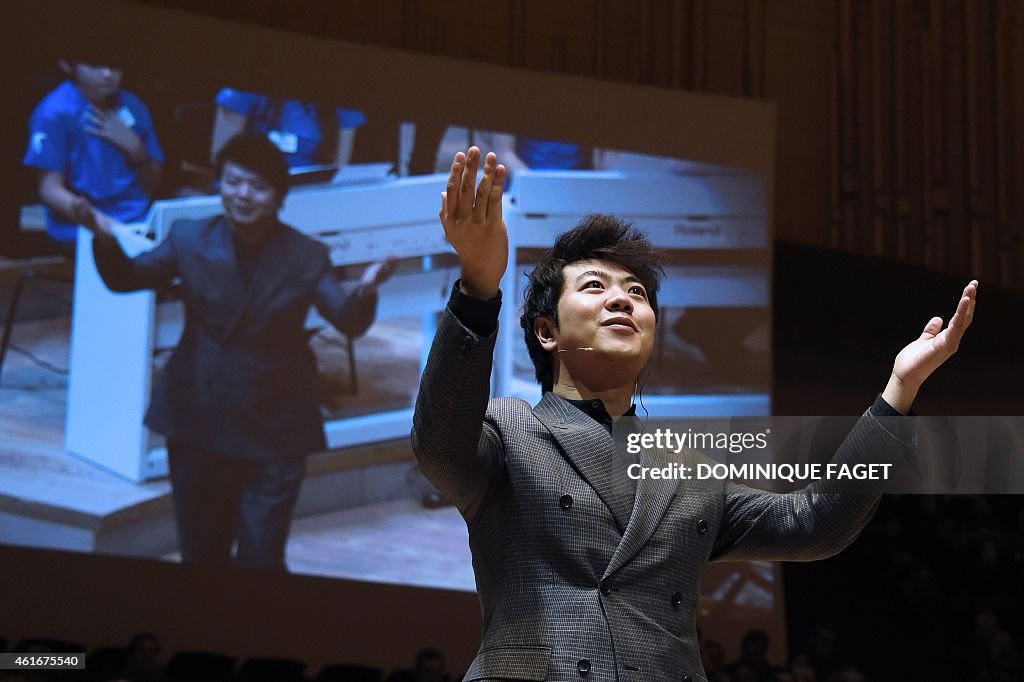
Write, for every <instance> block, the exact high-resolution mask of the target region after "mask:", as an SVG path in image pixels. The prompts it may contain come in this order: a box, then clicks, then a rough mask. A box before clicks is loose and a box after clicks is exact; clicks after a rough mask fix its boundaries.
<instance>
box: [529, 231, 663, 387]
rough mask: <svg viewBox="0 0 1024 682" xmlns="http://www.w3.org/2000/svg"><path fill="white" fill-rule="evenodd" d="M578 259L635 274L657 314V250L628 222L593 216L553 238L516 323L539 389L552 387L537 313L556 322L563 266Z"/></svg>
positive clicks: (660, 272)
mask: <svg viewBox="0 0 1024 682" xmlns="http://www.w3.org/2000/svg"><path fill="white" fill-rule="evenodd" d="M581 260H606V261H611V262H613V263H617V264H618V265H621V266H622V267H624V268H625V269H627V270H629V271H630V272H632V273H633V274H634V275H636V276H637V277H638V278H639V279H640V282H641V283H642V284H643V285H644V288H645V289H647V300H648V302H649V303H650V304H651V308H653V309H654V318H655V319H657V318H658V287H659V286H661V279H662V277H664V275H665V271H664V269H663V268H662V266H661V259H660V257H659V255H658V251H657V249H655V248H654V246H652V245H651V242H650V241H648V239H647V236H646V235H645V234H644V233H643V232H641V231H640V230H639V229H637V228H636V227H635V226H634V225H633V224H631V223H628V222H626V221H624V220H620V219H619V218H616V217H615V216H610V215H602V214H594V215H589V216H587V217H585V218H584V219H583V220H581V221H580V222H579V224H577V225H576V227H574V228H572V229H571V230H569V231H568V232H565V233H563V234H561V235H559V236H558V239H557V240H555V245H554V246H553V247H552V248H551V250H550V251H548V252H547V253H545V254H544V256H543V257H542V258H541V259H540V262H539V263H538V264H537V267H535V268H534V269H533V271H532V272H531V273H530V275H529V277H530V281H529V283H528V284H527V286H526V292H525V294H524V302H523V314H522V316H521V317H520V318H519V324H520V326H522V328H523V332H524V334H525V336H526V348H527V350H529V351H530V359H531V360H532V361H533V367H534V371H535V373H536V376H537V382H538V383H539V384H540V385H541V388H542V389H543V390H544V391H550V390H552V388H553V386H554V369H553V367H554V362H553V359H552V353H550V352H549V351H546V350H544V349H543V348H542V347H541V345H540V341H538V340H537V335H536V334H535V333H534V331H533V327H534V323H535V322H536V321H537V318H538V317H550V318H551V320H552V322H554V324H555V326H556V327H557V326H558V299H559V298H561V296H562V288H563V286H564V285H565V278H564V276H563V274H562V268H564V267H565V266H566V265H569V264H571V263H575V262H577V261H581Z"/></svg>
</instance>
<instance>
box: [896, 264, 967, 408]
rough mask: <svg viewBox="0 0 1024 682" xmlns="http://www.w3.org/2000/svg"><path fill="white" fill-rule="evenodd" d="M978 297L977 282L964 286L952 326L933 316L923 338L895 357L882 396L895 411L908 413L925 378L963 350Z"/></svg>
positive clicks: (913, 342)
mask: <svg viewBox="0 0 1024 682" xmlns="http://www.w3.org/2000/svg"><path fill="white" fill-rule="evenodd" d="M977 294H978V280H976V279H975V280H971V282H970V283H969V284H968V285H967V286H966V287H964V292H963V295H962V296H961V297H960V302H959V303H958V304H957V306H956V312H955V313H953V317H951V318H950V320H949V326H948V327H946V328H945V329H943V328H942V318H941V317H933V318H932V319H931V320H929V321H928V324H926V325H925V326H924V331H923V332H921V336H919V337H918V338H917V339H916V340H915V341H912V342H910V343H909V344H908V345H907V346H906V347H905V348H904V349H903V350H901V351H900V352H899V355H897V356H896V362H895V363H894V364H893V368H892V376H891V377H890V378H889V384H888V385H887V386H886V388H885V391H884V392H883V393H882V397H883V398H884V399H885V400H886V402H888V403H889V404H890V405H891V406H892V407H893V408H895V409H896V410H899V411H900V412H902V413H904V414H906V413H907V412H908V411H909V410H910V405H911V403H913V402H914V397H915V396H916V395H917V391H918V390H919V389H920V388H921V384H923V383H924V381H925V379H927V378H928V377H929V376H931V373H932V372H934V371H935V370H936V369H938V367H939V366H940V365H941V364H942V363H944V362H945V361H946V360H948V359H949V358H950V356H952V355H953V353H955V352H956V351H957V349H958V348H959V347H960V340H961V339H963V336H964V332H965V331H967V327H969V326H970V324H971V320H972V319H973V318H974V304H975V299H976V298H977Z"/></svg>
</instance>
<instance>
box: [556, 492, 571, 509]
mask: <svg viewBox="0 0 1024 682" xmlns="http://www.w3.org/2000/svg"><path fill="white" fill-rule="evenodd" d="M558 506H559V507H561V508H562V509H568V508H569V507H571V506H572V495H562V496H561V497H560V498H558Z"/></svg>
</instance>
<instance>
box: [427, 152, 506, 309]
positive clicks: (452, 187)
mask: <svg viewBox="0 0 1024 682" xmlns="http://www.w3.org/2000/svg"><path fill="white" fill-rule="evenodd" d="M479 165H480V149H479V148H477V147H470V148H469V151H468V152H467V153H465V154H463V153H462V152H459V153H457V154H456V155H455V160H454V161H452V171H451V174H450V175H449V176H448V186H447V189H446V191H444V192H442V193H441V211H440V213H439V214H438V215H439V217H440V218H441V225H442V227H444V235H445V238H447V239H448V243H449V244H451V245H452V246H453V247H454V248H455V251H456V253H458V254H459V262H460V264H461V265H462V281H461V286H462V291H463V293H466V294H468V295H470V296H474V297H476V298H483V299H488V298H493V297H494V296H496V295H497V294H498V285H499V284H500V283H501V278H502V276H503V275H504V274H505V268H506V266H507V265H508V232H507V231H506V229H505V221H504V220H503V219H502V217H501V194H502V191H503V189H504V185H505V167H504V166H502V165H499V164H498V159H497V157H496V156H495V155H494V154H493V153H490V154H488V155H487V158H486V159H485V161H484V175H483V178H481V179H480V184H479V185H478V186H477V188H476V193H475V194H474V192H473V182H474V181H475V180H476V172H477V168H478V167H479Z"/></svg>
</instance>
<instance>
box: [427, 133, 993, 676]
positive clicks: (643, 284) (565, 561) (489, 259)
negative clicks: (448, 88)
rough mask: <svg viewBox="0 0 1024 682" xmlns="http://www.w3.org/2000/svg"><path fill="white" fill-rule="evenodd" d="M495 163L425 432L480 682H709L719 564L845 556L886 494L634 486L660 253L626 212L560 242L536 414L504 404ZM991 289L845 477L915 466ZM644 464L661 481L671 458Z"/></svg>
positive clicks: (535, 285)
mask: <svg viewBox="0 0 1024 682" xmlns="http://www.w3.org/2000/svg"><path fill="white" fill-rule="evenodd" d="M480 161H481V159H480V151H479V150H478V149H477V148H476V147H471V148H470V149H469V151H468V153H462V152H459V153H458V154H456V156H455V160H454V162H453V164H452V169H451V175H450V177H449V180H448V186H447V191H446V192H445V193H444V194H443V199H442V205H441V213H440V218H441V223H442V225H443V227H444V230H445V235H446V236H447V238H448V241H449V242H450V243H451V244H452V246H454V247H455V250H456V251H457V252H458V254H459V259H460V262H461V267H462V277H461V279H460V280H459V282H458V283H457V284H456V286H455V287H454V288H453V291H452V296H451V299H450V301H449V304H448V307H447V309H446V310H445V311H444V313H443V315H442V319H441V321H440V324H439V325H438V329H437V334H436V336H435V338H434V342H433V346H432V347H431V351H430V357H429V360H428V362H427V367H426V369H425V371H424V373H423V377H422V379H421V383H420V391H419V396H418V399H417V404H416V410H415V414H414V417H413V431H412V438H413V448H414V450H415V452H416V455H417V457H418V459H419V462H420V466H421V468H422V470H423V471H424V473H425V474H426V475H427V476H428V477H429V478H430V480H431V481H432V482H433V483H434V484H435V485H436V486H437V487H438V489H439V490H440V491H441V492H442V493H443V494H445V495H446V496H447V497H448V498H449V499H451V500H452V501H454V502H455V504H456V506H457V507H458V509H459V511H460V512H461V514H462V515H463V517H464V518H465V520H466V524H467V525H468V527H469V542H470V547H471V549H472V551H473V567H474V571H475V573H476V583H477V589H478V591H479V593H480V600H481V603H482V607H483V632H482V643H481V647H480V650H479V652H478V653H477V656H476V658H475V659H474V661H473V663H472V665H471V666H470V669H469V671H468V672H467V674H466V676H465V678H464V679H465V680H466V681H467V682H472V681H478V680H506V679H515V680H559V681H563V682H564V681H567V680H580V679H583V680H599V681H601V682H611V681H613V680H635V681H636V682H641V681H642V682H659V681H663V680H665V681H667V680H673V681H674V682H679V681H680V680H683V681H684V682H687V681H691V682H695V681H696V680H704V679H706V678H705V675H704V672H703V670H702V668H701V663H700V653H699V648H698V642H697V636H696V612H697V608H696V607H697V601H698V596H699V595H698V589H699V584H700V580H701V575H702V573H703V571H704V568H705V566H706V564H707V563H708V562H709V561H736V560H748V559H760V560H805V561H806V560H811V559H819V558H824V557H827V556H831V555H833V554H835V553H837V552H839V551H840V550H841V549H842V548H843V547H845V546H846V545H847V544H849V543H850V542H852V541H853V539H854V538H855V537H856V536H857V534H858V533H859V532H860V530H861V528H862V527H863V526H864V524H866V523H867V521H868V520H869V519H870V518H871V515H872V514H873V513H874V510H875V508H876V506H877V504H878V500H879V496H880V494H881V486H882V484H879V487H878V489H877V490H871V491H867V494H857V495H852V494H846V495H844V494H833V493H835V492H836V491H835V485H834V482H829V481H818V482H815V483H814V484H813V486H814V488H813V490H810V491H806V492H798V493H791V494H777V493H769V492H765V491H760V490H755V489H752V488H748V487H745V486H742V485H737V484H734V483H732V482H731V481H701V482H700V483H699V484H696V483H692V482H687V481H680V480H652V479H650V478H644V479H641V480H639V481H633V480H631V479H630V478H629V477H628V476H627V474H626V468H627V466H628V465H629V464H630V462H629V460H628V453H627V452H626V448H621V447H620V448H617V447H615V440H613V437H612V431H613V428H614V430H615V432H616V435H618V434H619V433H620V432H622V431H623V430H624V431H625V432H626V433H634V432H637V431H640V430H642V429H643V424H642V423H641V422H640V421H639V420H638V419H637V418H636V417H635V416H634V411H635V410H634V406H633V395H634V391H635V389H636V386H637V382H638V378H639V377H640V376H641V375H642V372H643V370H644V367H645V366H646V364H647V362H648V359H649V358H650V355H651V349H652V347H653V344H654V336H655V329H656V326H657V322H658V289H659V284H660V276H661V272H662V271H661V267H660V265H659V263H658V253H657V251H656V250H655V249H654V248H653V247H652V246H651V244H650V242H648V240H647V239H646V237H645V236H644V235H643V234H642V233H641V232H640V231H639V230H637V229H636V228H634V227H632V226H630V225H627V224H625V223H623V222H622V221H619V220H617V219H616V218H614V217H612V216H590V217H588V218H586V219H584V221H583V222H582V223H580V224H579V225H578V226H577V227H576V228H574V229H573V230H571V231H569V232H567V233H566V234H563V235H561V236H560V237H559V238H558V239H557V241H556V243H555V246H554V248H553V249H552V250H551V251H550V252H548V253H547V254H546V255H545V256H544V257H543V258H542V259H541V260H540V263H539V264H538V265H537V267H536V269H535V270H534V271H533V273H532V274H531V276H530V282H529V286H528V289H527V292H526V300H525V303H524V312H523V315H522V318H521V324H522V326H523V329H524V333H525V337H526V342H527V346H528V347H529V350H530V355H531V358H532V360H533V363H534V366H535V369H536V375H537V379H538V381H539V382H540V383H541V385H542V386H543V389H544V395H543V398H542V399H541V401H540V403H538V404H537V405H536V406H534V407H532V408H531V407H530V405H528V404H527V403H526V402H524V401H522V400H518V399H511V398H498V399H496V400H490V401H489V400H488V394H489V388H490V384H489V379H490V370H491V359H492V354H493V349H494V343H495V338H496V331H497V320H498V310H499V308H500V306H501V305H502V303H501V295H500V292H499V290H498V285H499V282H500V281H501V278H502V275H503V274H504V272H505V267H506V263H507V259H508V239H507V233H506V230H505V224H504V221H503V220H502V208H501V194H502V186H503V184H504V176H505V169H504V168H503V167H502V166H500V165H498V163H497V159H496V158H495V156H494V154H488V155H487V157H486V159H485V160H484V164H483V166H484V168H483V171H484V172H483V177H482V179H481V180H480V182H479V185H478V186H477V188H476V191H475V192H474V182H475V178H476V175H477V171H478V167H479V165H480ZM976 291H977V282H973V281H972V282H971V283H970V284H968V285H967V287H966V288H965V289H964V292H963V296H962V297H961V299H960V301H959V304H958V305H957V309H956V313H955V314H954V315H953V317H952V319H951V320H950V323H949V326H948V327H947V328H946V329H943V322H942V320H941V319H940V318H937V317H936V318H932V320H931V321H929V322H928V324H927V325H926V326H925V328H924V331H923V333H922V334H921V336H920V338H918V339H917V340H915V341H913V342H912V343H910V344H909V345H908V346H907V347H906V348H904V349H903V350H902V351H901V352H900V353H899V355H898V356H897V358H896V362H895V364H894V367H893V371H892V375H891V378H890V380H889V383H888V385H887V386H886V387H885V390H884V391H883V393H882V394H881V395H880V396H879V398H878V399H877V400H876V401H875V404H874V405H872V406H871V407H870V409H868V410H867V411H866V412H865V413H864V416H863V417H862V418H861V419H860V421H859V422H858V423H857V424H856V426H855V427H854V429H853V431H852V432H851V433H850V435H849V436H848V438H847V439H846V441H845V442H844V443H843V445H842V446H841V447H840V448H839V450H838V451H837V452H836V454H835V456H834V458H833V461H834V462H839V463H858V462H899V461H902V460H903V459H904V458H906V457H907V455H908V454H909V453H910V451H911V450H912V449H913V443H914V434H913V425H912V423H908V422H909V421H910V420H904V419H902V417H901V416H900V415H903V414H906V413H907V412H908V411H909V409H910V405H911V403H912V402H913V400H914V397H915V395H916V393H917V391H918V389H919V388H920V386H921V384H922V382H923V381H924V380H925V379H926V378H927V377H928V376H929V375H930V374H931V373H932V372H933V371H934V370H935V369H936V368H937V367H938V366H939V365H940V364H942V363H943V362H944V361H945V360H946V359H947V358H949V357H950V355H952V353H953V352H954V351H955V350H956V348H957V346H958V344H959V342H960V339H961V337H962V336H963V334H964V331H965V330H966V328H967V326H968V325H969V324H970V321H971V317H972V315H973V312H974V301H975V294H976ZM886 416H891V420H886V419H885V417H886ZM633 456H634V457H636V458H637V459H636V462H637V463H639V464H641V465H642V466H645V467H656V466H664V464H665V462H664V457H665V456H666V455H665V453H654V452H650V451H648V450H641V452H640V453H639V454H638V455H633ZM681 457H682V459H683V460H684V461H689V462H690V463H691V464H692V462H693V461H707V460H701V459H700V458H701V457H702V455H700V454H699V453H695V452H684V453H683V454H682V456H681ZM859 492H860V491H859ZM817 493H824V494H817Z"/></svg>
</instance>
